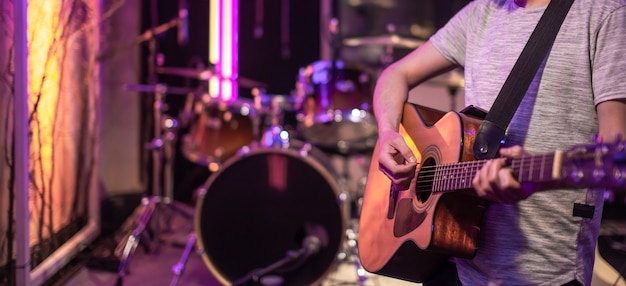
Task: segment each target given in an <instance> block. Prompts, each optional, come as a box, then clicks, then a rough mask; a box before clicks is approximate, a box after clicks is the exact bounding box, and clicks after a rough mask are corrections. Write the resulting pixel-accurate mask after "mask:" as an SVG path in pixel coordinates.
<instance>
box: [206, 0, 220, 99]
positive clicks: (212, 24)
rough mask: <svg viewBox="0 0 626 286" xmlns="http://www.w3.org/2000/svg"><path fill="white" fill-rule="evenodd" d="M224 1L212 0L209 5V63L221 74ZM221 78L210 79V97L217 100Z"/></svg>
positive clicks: (212, 77)
mask: <svg viewBox="0 0 626 286" xmlns="http://www.w3.org/2000/svg"><path fill="white" fill-rule="evenodd" d="M221 4H222V0H211V2H210V5H209V62H210V63H211V64H213V65H214V66H215V72H216V73H217V74H219V73H220V69H221V67H220V66H219V65H220V57H221V55H220V54H221V49H222V45H221V44H220V39H221V38H222V35H221V34H222V27H221V25H222V5H221ZM220 86H221V85H220V83H219V78H218V77H216V76H215V75H213V76H211V78H210V79H209V96H210V97H211V98H216V97H218V95H219V94H220Z"/></svg>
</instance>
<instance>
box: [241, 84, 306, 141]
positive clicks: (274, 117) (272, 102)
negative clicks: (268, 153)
mask: <svg viewBox="0 0 626 286" xmlns="http://www.w3.org/2000/svg"><path fill="white" fill-rule="evenodd" d="M252 95H253V96H254V106H255V108H256V109H257V110H259V111H260V113H261V114H263V115H265V116H268V117H266V118H264V119H267V120H268V121H269V122H267V123H268V127H264V126H262V127H260V128H261V129H265V130H261V131H263V134H262V136H261V140H260V143H261V146H263V147H283V148H287V147H289V142H290V141H291V135H290V134H289V131H288V130H286V129H285V128H284V124H285V112H286V111H293V110H296V109H297V108H299V106H300V105H301V103H300V102H299V100H298V98H296V97H293V96H290V95H274V94H272V95H270V94H266V93H264V90H262V89H253V91H252Z"/></svg>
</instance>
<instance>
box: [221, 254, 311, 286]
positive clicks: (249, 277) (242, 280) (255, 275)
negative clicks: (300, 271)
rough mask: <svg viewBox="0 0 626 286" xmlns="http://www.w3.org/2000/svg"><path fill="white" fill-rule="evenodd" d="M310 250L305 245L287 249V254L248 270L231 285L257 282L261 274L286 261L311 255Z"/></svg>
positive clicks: (275, 268) (279, 266)
mask: <svg viewBox="0 0 626 286" xmlns="http://www.w3.org/2000/svg"><path fill="white" fill-rule="evenodd" d="M311 254H312V253H311V251H310V249H309V248H307V247H302V248H300V249H298V250H295V251H294V250H289V251H287V255H286V256H285V257H283V258H282V259H280V260H278V261H276V262H274V263H272V264H270V265H268V266H266V267H263V268H257V269H255V270H252V271H250V272H249V273H248V274H246V275H245V276H243V277H241V278H240V279H237V280H236V281H235V282H233V283H232V286H237V285H243V283H246V282H247V281H250V280H252V281H254V282H257V281H258V280H259V278H260V277H261V276H263V275H266V274H268V273H270V272H272V271H274V270H277V269H280V268H281V267H283V266H285V265H286V264H287V263H289V262H292V261H296V260H298V259H306V258H307V257H309V256H310V255H311Z"/></svg>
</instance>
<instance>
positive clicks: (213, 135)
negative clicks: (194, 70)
mask: <svg viewBox="0 0 626 286" xmlns="http://www.w3.org/2000/svg"><path fill="white" fill-rule="evenodd" d="M194 113H195V114H196V119H195V121H193V122H192V124H191V126H190V128H189V134H187V135H185V136H183V138H182V146H181V149H182V152H183V154H184V155H185V157H187V159H189V160H190V161H192V162H194V163H197V164H199V165H203V166H210V165H211V164H218V166H219V164H221V163H222V162H224V161H225V160H227V159H228V158H230V157H232V156H233V155H235V153H237V151H238V150H239V149H241V147H243V146H246V145H249V144H251V143H252V142H253V140H255V139H256V137H257V136H258V134H257V132H258V131H257V129H258V128H257V126H258V119H257V118H256V111H255V108H254V103H253V102H252V100H249V99H238V100H235V101H223V100H218V99H212V98H208V96H204V97H203V99H202V101H199V102H197V103H196V104H195V106H194Z"/></svg>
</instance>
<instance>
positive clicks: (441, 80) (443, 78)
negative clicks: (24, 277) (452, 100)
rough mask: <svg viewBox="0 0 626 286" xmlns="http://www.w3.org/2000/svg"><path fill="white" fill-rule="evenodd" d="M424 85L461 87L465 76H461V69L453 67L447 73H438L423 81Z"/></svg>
mask: <svg viewBox="0 0 626 286" xmlns="http://www.w3.org/2000/svg"><path fill="white" fill-rule="evenodd" d="M424 84H425V85H430V86H439V87H448V88H462V87H464V86H465V77H464V76H463V69H454V70H451V71H449V72H447V73H443V74H440V75H438V76H436V77H433V78H431V79H429V80H427V81H425V82H424Z"/></svg>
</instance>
